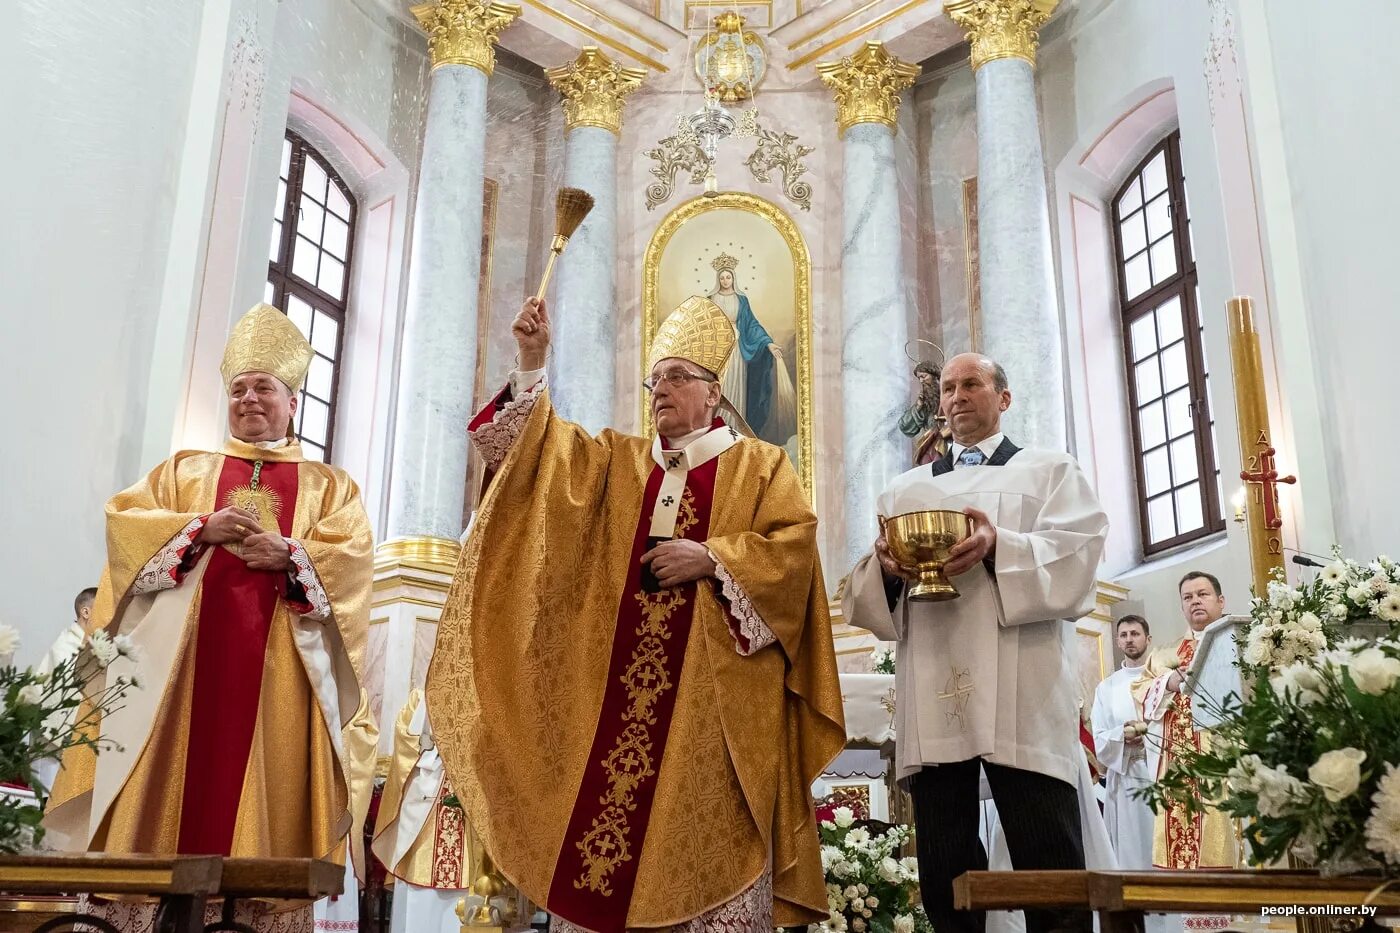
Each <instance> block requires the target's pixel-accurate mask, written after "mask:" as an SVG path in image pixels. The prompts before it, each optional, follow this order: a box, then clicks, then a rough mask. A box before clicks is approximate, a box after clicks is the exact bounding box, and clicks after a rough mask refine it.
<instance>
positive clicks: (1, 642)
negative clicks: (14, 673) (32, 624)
mask: <svg viewBox="0 0 1400 933" xmlns="http://www.w3.org/2000/svg"><path fill="white" fill-rule="evenodd" d="M18 650H19V630H18V629H15V628H12V627H10V626H8V625H6V624H5V623H4V622H0V658H6V657H9V656H10V655H12V654H14V653H15V652H16V651H18Z"/></svg>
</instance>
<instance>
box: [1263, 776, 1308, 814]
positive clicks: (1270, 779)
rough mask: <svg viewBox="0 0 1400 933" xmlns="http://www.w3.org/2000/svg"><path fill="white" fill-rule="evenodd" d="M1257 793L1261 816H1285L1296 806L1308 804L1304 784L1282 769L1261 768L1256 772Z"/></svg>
mask: <svg viewBox="0 0 1400 933" xmlns="http://www.w3.org/2000/svg"><path fill="white" fill-rule="evenodd" d="M1255 786H1256V788H1257V790H1256V793H1257V794H1258V796H1259V814H1260V815H1261V816H1268V817H1275V816H1283V815H1285V813H1286V812H1287V811H1288V810H1289V809H1291V808H1292V807H1294V806H1296V805H1301V804H1303V803H1306V802H1307V797H1308V790H1307V788H1306V787H1305V786H1304V785H1303V782H1302V781H1300V780H1298V779H1297V778H1295V777H1294V776H1293V775H1291V774H1289V773H1288V772H1287V771H1285V770H1284V769H1282V768H1269V767H1262V766H1261V767H1260V768H1258V769H1257V771H1256V772H1255Z"/></svg>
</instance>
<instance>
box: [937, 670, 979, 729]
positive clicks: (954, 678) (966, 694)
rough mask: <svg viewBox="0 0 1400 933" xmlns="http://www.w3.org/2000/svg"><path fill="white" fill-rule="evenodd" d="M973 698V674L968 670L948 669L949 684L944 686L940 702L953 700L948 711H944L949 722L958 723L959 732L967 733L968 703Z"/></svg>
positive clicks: (939, 695)
mask: <svg viewBox="0 0 1400 933" xmlns="http://www.w3.org/2000/svg"><path fill="white" fill-rule="evenodd" d="M971 696H972V672H971V671H969V670H968V669H967V668H963V669H962V670H959V669H958V668H956V667H950V668H949V669H948V682H947V683H946V684H944V685H943V692H942V693H940V694H938V698H939V699H940V700H952V702H951V703H949V704H948V709H947V710H945V711H944V716H946V717H947V719H948V722H952V721H953V720H955V719H956V720H957V721H958V731H959V732H966V731H967V715H966V714H967V701H968V699H969V698H970V697H971Z"/></svg>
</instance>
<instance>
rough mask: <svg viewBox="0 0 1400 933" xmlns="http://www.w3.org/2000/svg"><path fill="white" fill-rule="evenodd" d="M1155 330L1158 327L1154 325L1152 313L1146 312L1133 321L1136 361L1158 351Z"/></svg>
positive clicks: (1134, 357) (1134, 356)
mask: <svg viewBox="0 0 1400 933" xmlns="http://www.w3.org/2000/svg"><path fill="white" fill-rule="evenodd" d="M1155 330H1156V328H1155V327H1153V326H1152V315H1151V314H1144V315H1143V316H1142V317H1140V318H1138V319H1137V320H1136V321H1133V326H1132V334H1133V359H1134V360H1135V361H1136V360H1140V359H1142V358H1143V357H1144V356H1149V355H1151V354H1153V353H1156V352H1157V336H1156V334H1155V333H1154V331H1155Z"/></svg>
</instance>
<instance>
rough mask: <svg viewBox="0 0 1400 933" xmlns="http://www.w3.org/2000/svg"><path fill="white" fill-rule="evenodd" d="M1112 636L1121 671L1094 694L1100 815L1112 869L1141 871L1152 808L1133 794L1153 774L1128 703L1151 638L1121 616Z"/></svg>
mask: <svg viewBox="0 0 1400 933" xmlns="http://www.w3.org/2000/svg"><path fill="white" fill-rule="evenodd" d="M1113 631H1114V640H1115V641H1116V642H1117V643H1118V650H1120V651H1122V652H1123V666H1122V667H1120V668H1119V669H1118V670H1116V671H1114V672H1113V673H1112V674H1110V675H1108V676H1107V677H1105V678H1104V680H1103V682H1102V683H1100V684H1099V686H1098V689H1096V690H1095V691H1094V711H1093V722H1094V754H1096V755H1098V756H1099V761H1101V762H1103V765H1104V767H1105V768H1107V769H1108V774H1107V775H1106V776H1105V788H1104V789H1105V791H1106V792H1107V793H1106V795H1105V798H1104V808H1103V816H1104V822H1105V823H1106V824H1107V825H1108V837H1109V839H1110V840H1112V842H1113V851H1114V852H1115V853H1116V854H1117V855H1118V866H1119V867H1120V868H1123V869H1125V870H1139V871H1142V870H1147V869H1150V868H1151V867H1152V819H1153V817H1152V808H1151V807H1149V806H1148V805H1147V803H1146V802H1145V801H1143V800H1140V799H1138V798H1137V797H1135V796H1133V794H1134V792H1136V791H1137V790H1139V789H1140V788H1142V787H1145V786H1146V785H1148V784H1150V783H1152V775H1153V774H1154V773H1155V772H1154V771H1153V770H1152V769H1151V768H1150V767H1149V762H1148V752H1147V743H1145V742H1144V741H1143V735H1144V734H1146V731H1147V726H1146V723H1144V722H1143V717H1142V709H1141V708H1140V707H1139V706H1138V704H1137V700H1135V699H1133V684H1134V683H1135V682H1136V681H1137V680H1138V678H1140V677H1141V676H1142V669H1143V664H1144V663H1146V661H1147V652H1148V649H1150V648H1151V647H1152V635H1151V631H1150V629H1149V628H1148V625H1147V620H1146V619H1144V618H1143V617H1142V616H1138V615H1126V616H1123V618H1121V619H1119V620H1118V621H1117V622H1115V623H1114V625H1113ZM1154 764H1155V762H1154Z"/></svg>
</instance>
